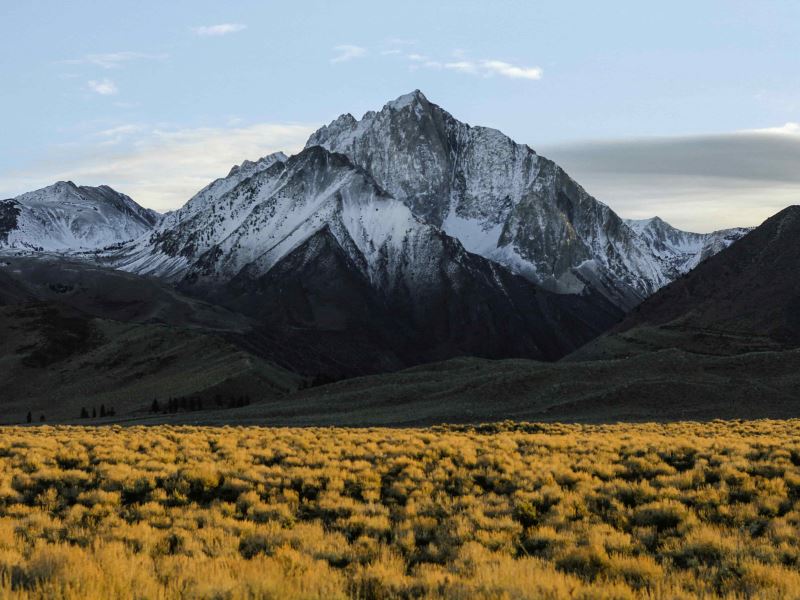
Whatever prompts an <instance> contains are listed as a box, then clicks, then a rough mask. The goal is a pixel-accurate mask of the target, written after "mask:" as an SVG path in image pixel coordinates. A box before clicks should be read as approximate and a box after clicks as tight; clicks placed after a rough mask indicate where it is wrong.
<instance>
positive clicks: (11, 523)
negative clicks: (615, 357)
mask: <svg viewBox="0 0 800 600" xmlns="http://www.w3.org/2000/svg"><path fill="white" fill-rule="evenodd" d="M799 526H800V421H757V422H713V423H708V424H693V423H675V424H664V425H655V424H647V425H614V426H582V425H526V424H522V425H513V424H500V425H493V426H483V427H477V428H469V427H458V428H456V427H448V428H433V429H424V430H400V429H362V430H358V429H332V428H331V429H268V428H254V427H247V428H229V427H224V428H194V427H167V426H163V427H152V428H145V427H133V428H122V427H105V428H103V427H98V428H78V427H40V428H5V429H2V430H0V597H4V598H5V597H8V598H18V597H19V598H29V597H35V598H74V599H85V598H116V597H126V598H127V597H133V598H219V599H226V598H288V599H292V598H320V599H336V598H365V599H379V598H459V599H472V598H508V599H515V598H567V597H569V598H572V597H574V598H638V597H644V598H696V597H704V598H717V597H723V598H784V597H800V535H798V534H800V529H798V527H799Z"/></svg>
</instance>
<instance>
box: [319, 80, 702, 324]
mask: <svg viewBox="0 0 800 600" xmlns="http://www.w3.org/2000/svg"><path fill="white" fill-rule="evenodd" d="M311 145H321V146H324V147H326V148H328V149H329V150H332V151H334V152H341V153H343V154H346V155H347V156H349V157H350V159H351V160H352V161H353V162H354V163H355V164H357V165H359V166H361V167H362V168H364V169H365V170H367V171H368V172H369V173H371V174H372V176H373V177H374V178H375V179H376V181H377V182H378V184H379V185H380V186H382V187H383V188H384V189H386V190H388V191H389V192H390V193H391V194H392V195H393V196H394V197H395V198H397V199H398V200H400V201H402V202H404V203H405V204H407V205H408V206H409V208H410V209H411V210H412V212H413V213H414V214H415V215H417V216H418V217H419V218H421V219H423V220H424V221H426V222H429V223H431V224H433V225H436V226H437V227H441V228H442V229H443V230H444V231H445V232H447V233H448V234H449V235H451V236H453V237H455V238H457V239H458V240H460V241H461V243H462V244H464V246H465V248H466V249H467V250H469V251H471V252H475V253H477V254H480V255H481V256H484V257H486V258H488V259H490V260H493V261H496V262H498V263H500V264H502V265H504V266H506V267H508V268H509V269H511V270H512V271H514V272H516V273H519V274H520V275H522V276H524V277H526V278H528V279H529V280H531V281H533V282H535V283H538V284H540V285H543V286H545V287H547V288H548V289H551V290H553V291H556V292H560V293H583V292H585V291H587V290H594V291H597V292H600V293H602V294H603V295H605V296H606V297H607V298H609V299H610V300H611V301H613V302H614V303H615V304H617V305H618V306H620V307H622V308H624V309H628V308H631V307H632V306H634V305H636V304H637V303H638V302H640V301H641V300H642V299H644V298H646V297H647V296H649V295H650V294H652V293H653V292H654V291H655V290H657V289H658V288H660V287H661V286H663V285H665V284H666V283H668V282H669V281H671V280H672V279H673V278H674V277H675V276H676V274H679V269H680V268H683V267H682V265H685V264H688V262H689V258H688V257H685V256H684V254H685V252H683V251H681V257H680V258H679V259H675V257H672V256H669V255H667V254H668V252H669V251H668V250H665V251H661V250H658V251H657V250H655V249H654V248H653V247H652V240H650V239H649V238H648V237H647V236H645V237H642V236H640V235H639V231H637V229H639V226H636V225H634V224H632V223H627V222H625V221H623V220H622V219H621V218H620V217H619V216H618V215H617V214H616V213H614V211H613V210H611V209H610V208H609V207H608V206H606V205H605V204H603V203H602V202H600V201H598V200H596V199H595V198H593V197H592V196H591V195H589V194H588V193H587V192H586V190H584V189H583V188H582V187H581V186H580V185H579V184H578V183H577V182H575V181H574V180H573V179H572V178H571V177H569V175H567V173H565V172H564V170H563V169H561V168H560V167H559V166H558V165H556V164H555V163H554V162H552V161H550V160H548V159H547V158H545V157H542V156H540V155H538V154H537V153H536V152H535V151H534V150H532V149H531V148H530V147H529V146H527V145H525V144H519V143H516V142H514V141H513V140H512V139H510V138H509V137H508V136H506V135H504V134H503V133H502V132H500V131H498V130H496V129H490V128H486V127H477V126H470V125H468V124H466V123H462V122H461V121H458V120H457V119H455V118H454V117H453V116H452V115H451V114H450V113H448V112H447V111H446V110H444V109H443V108H441V107H440V106H438V105H436V104H434V103H432V102H430V101H429V100H428V99H427V98H426V97H425V95H424V94H422V92H420V91H419V90H415V91H414V92H411V93H410V94H405V95H403V96H400V97H399V98H397V99H396V100H393V101H392V102H389V103H387V104H386V105H384V107H383V108H382V109H381V110H380V111H378V112H368V113H366V114H365V115H364V117H363V118H362V119H361V120H356V119H354V118H353V117H352V116H351V115H346V116H343V117H339V118H338V119H336V120H334V121H333V122H332V123H330V124H329V125H327V126H325V127H322V128H320V129H319V130H318V131H317V132H315V133H314V134H312V135H311V137H310V138H309V140H308V146H311ZM701 246H702V245H701ZM695 251H696V252H698V253H699V252H701V251H702V247H697V248H695ZM665 252H667V254H665ZM676 263H679V265H678V266H676Z"/></svg>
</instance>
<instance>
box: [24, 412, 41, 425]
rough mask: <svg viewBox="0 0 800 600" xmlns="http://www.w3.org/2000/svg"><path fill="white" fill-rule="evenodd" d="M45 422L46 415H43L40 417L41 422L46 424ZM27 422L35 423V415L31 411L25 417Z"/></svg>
mask: <svg viewBox="0 0 800 600" xmlns="http://www.w3.org/2000/svg"><path fill="white" fill-rule="evenodd" d="M44 421H45V418H44V413H42V414H40V415H39V422H40V423H44ZM25 422H26V423H33V413H31V411H28V414H27V415H26V416H25Z"/></svg>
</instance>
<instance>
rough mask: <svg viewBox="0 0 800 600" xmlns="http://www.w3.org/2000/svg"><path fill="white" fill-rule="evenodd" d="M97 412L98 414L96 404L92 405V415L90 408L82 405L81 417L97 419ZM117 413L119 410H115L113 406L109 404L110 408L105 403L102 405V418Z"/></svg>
mask: <svg viewBox="0 0 800 600" xmlns="http://www.w3.org/2000/svg"><path fill="white" fill-rule="evenodd" d="M97 414H98V413H97V407H95V406H93V407H92V414H91V416H90V415H89V410H88V409H87V408H86V407H85V406H82V407H81V419H96V418H97ZM116 414H117V411H116V410H114V407H113V406H109V407H108V408H106V405H105V404H101V405H100V418H105V417H113V416H114V415H116Z"/></svg>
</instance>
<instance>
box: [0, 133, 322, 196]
mask: <svg viewBox="0 0 800 600" xmlns="http://www.w3.org/2000/svg"><path fill="white" fill-rule="evenodd" d="M317 127H318V125H316V124H314V125H307V124H280V123H259V124H254V125H249V126H247V127H202V128H189V129H163V128H152V127H145V126H143V125H136V124H123V125H119V126H117V127H112V128H107V129H104V130H101V131H96V132H94V133H93V134H91V135H89V136H88V137H87V138H85V139H83V140H82V141H81V142H80V143H77V144H73V145H71V146H70V147H69V148H68V149H67V148H64V149H61V150H60V151H59V153H58V154H57V155H53V156H51V158H50V159H49V160H47V161H46V162H40V163H37V164H35V165H31V166H30V167H28V168H26V169H22V170H15V171H9V172H5V173H0V182H2V184H0V185H1V186H2V189H0V197H3V198H6V197H13V196H15V195H18V194H20V193H23V192H26V191H30V190H33V189H37V188H41V187H44V186H46V185H50V184H52V183H53V182H54V181H58V180H72V181H75V182H76V183H80V184H83V185H101V184H107V185H110V186H111V187H113V188H114V189H118V190H119V191H121V192H124V193H126V194H128V195H130V196H131V197H132V198H134V199H135V200H136V201H137V202H139V203H140V204H142V205H143V206H147V207H149V208H154V209H156V210H159V211H166V210H172V209H175V208H178V207H180V206H182V205H183V204H184V203H185V202H186V201H187V200H188V199H189V198H190V197H191V196H193V195H194V194H195V193H196V192H197V191H198V190H199V189H201V188H202V187H204V186H205V185H207V184H208V183H209V182H210V181H212V180H213V179H215V178H217V177H222V176H224V175H225V174H227V173H228V171H229V170H230V168H231V166H232V165H234V164H239V163H241V162H242V161H243V160H244V159H246V158H247V159H251V160H255V159H257V158H259V157H261V156H264V155H266V154H269V153H271V152H277V151H278V150H282V151H284V152H286V153H287V154H291V153H295V152H298V151H300V150H302V148H303V146H304V144H305V141H306V139H308V136H309V135H311V133H312V132H313V131H315V130H316V128H317ZM110 140H113V142H114V143H110Z"/></svg>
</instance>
